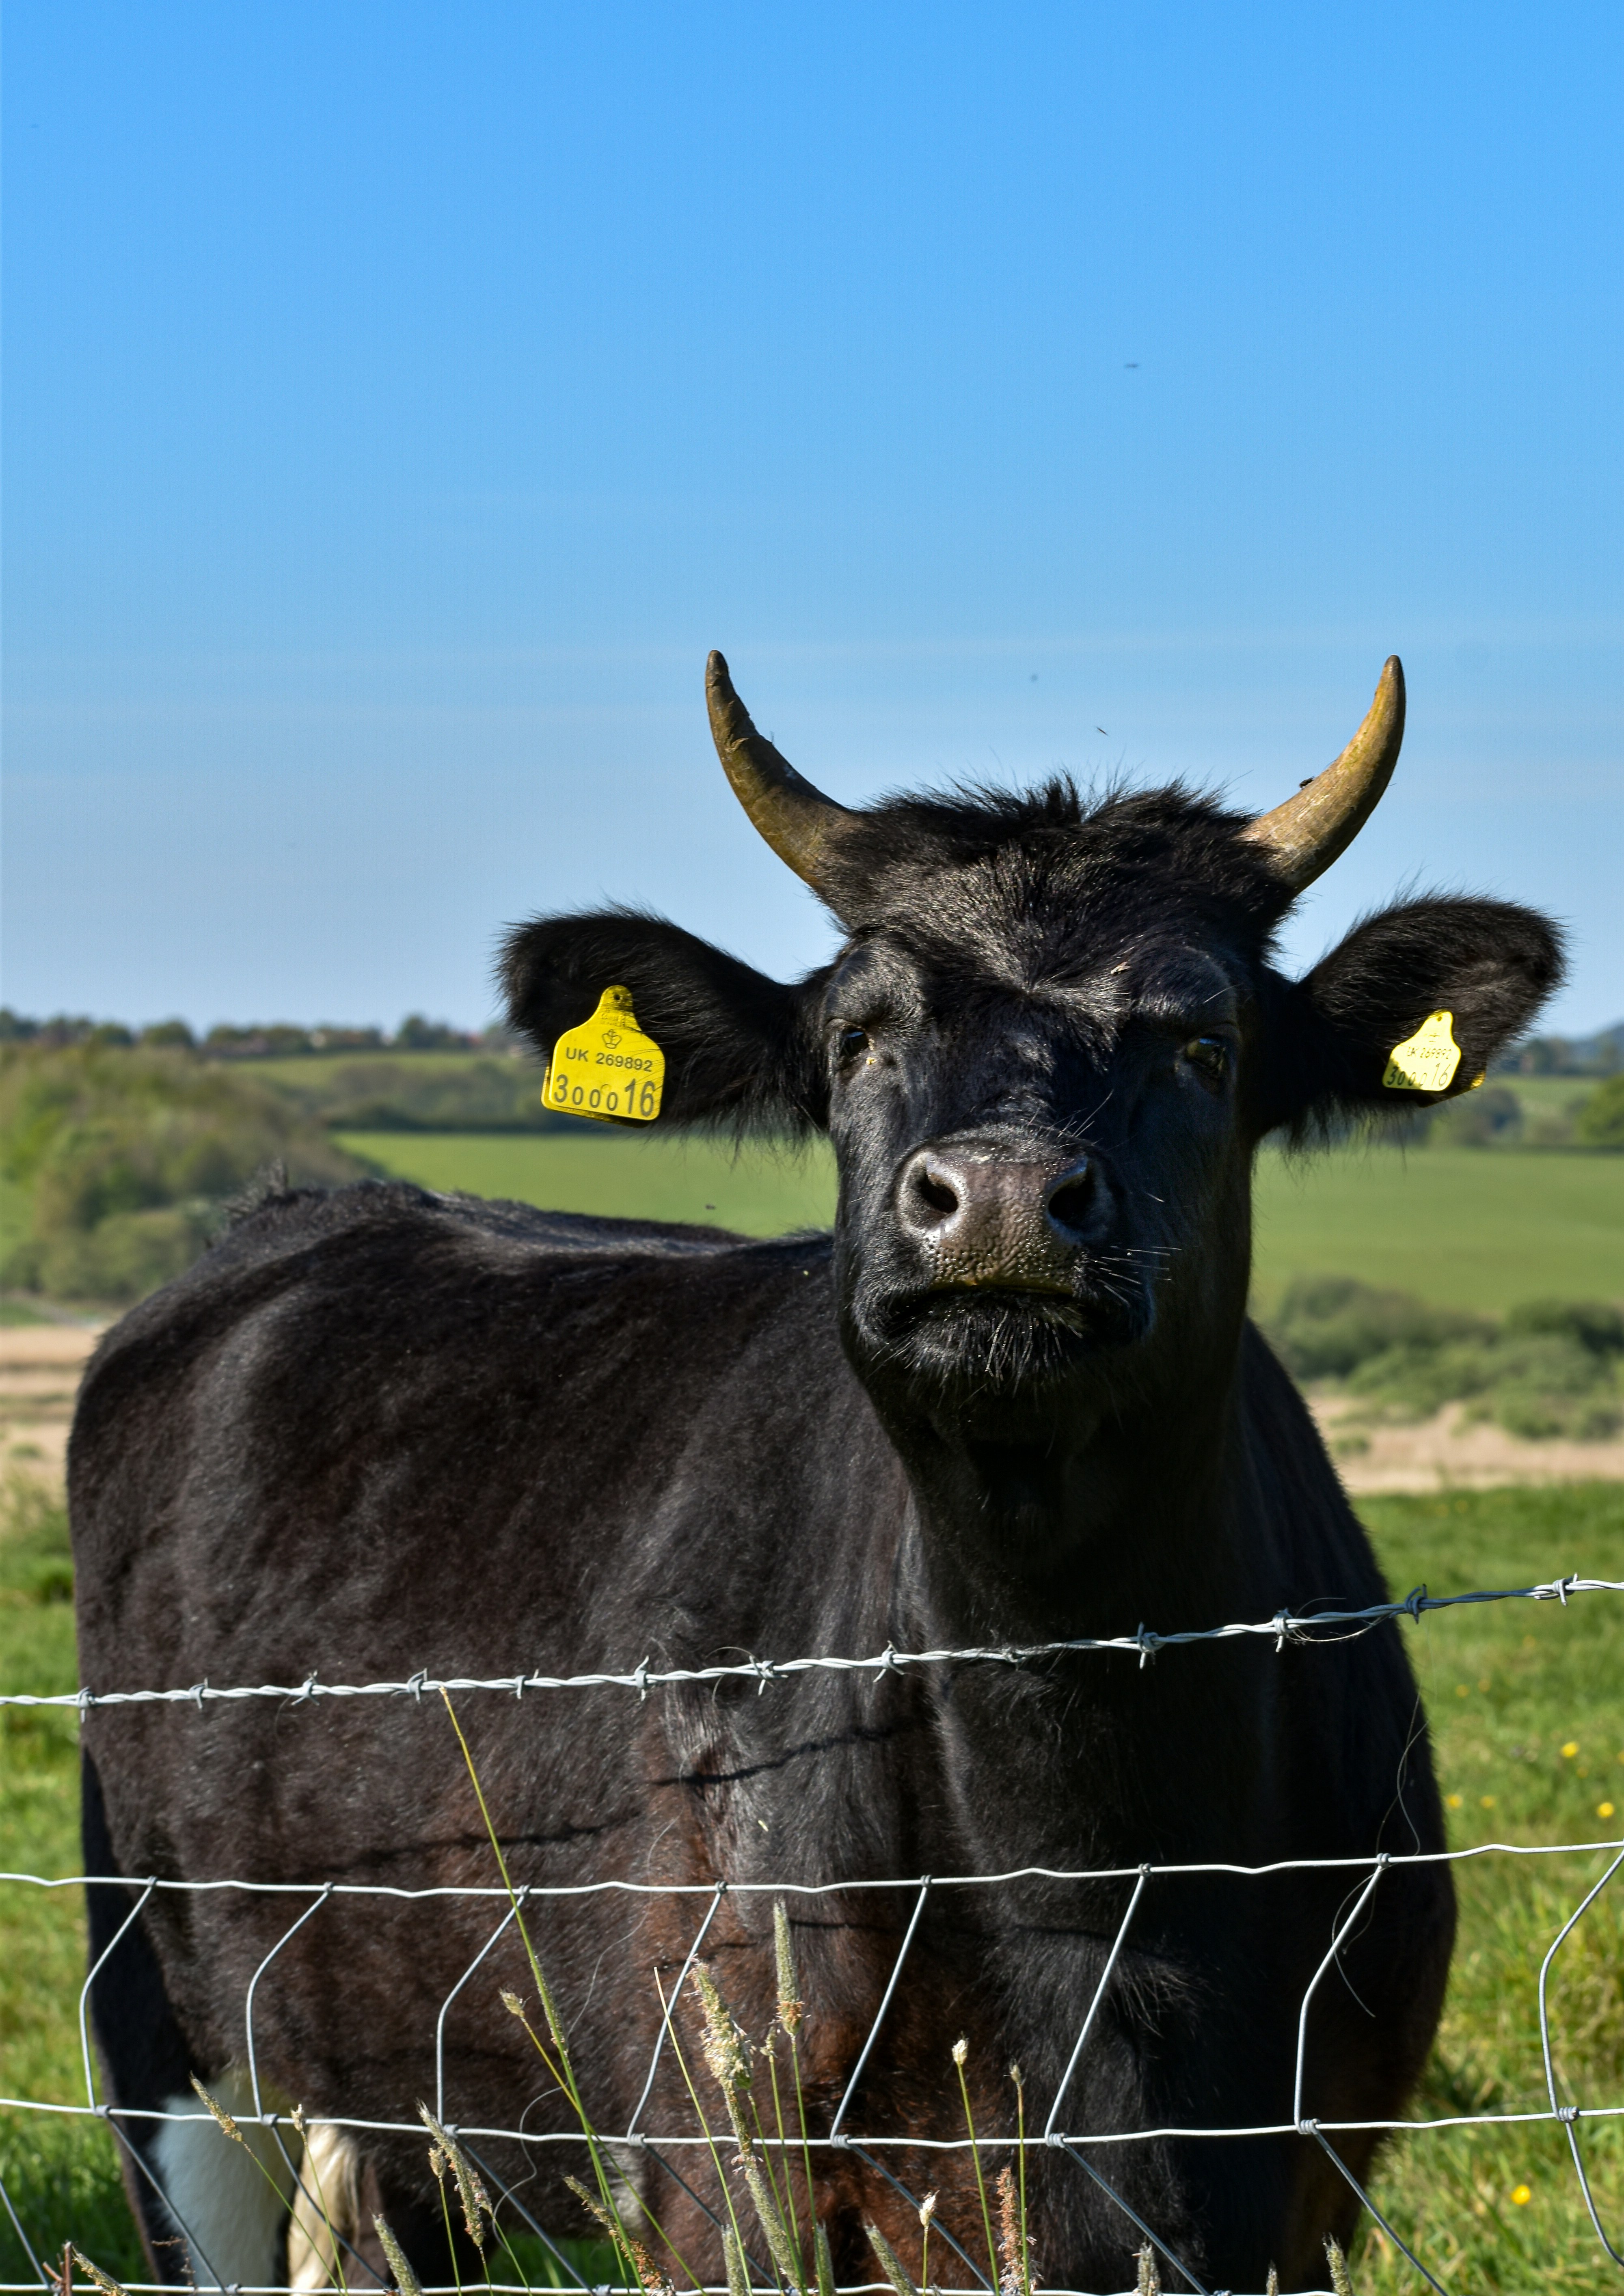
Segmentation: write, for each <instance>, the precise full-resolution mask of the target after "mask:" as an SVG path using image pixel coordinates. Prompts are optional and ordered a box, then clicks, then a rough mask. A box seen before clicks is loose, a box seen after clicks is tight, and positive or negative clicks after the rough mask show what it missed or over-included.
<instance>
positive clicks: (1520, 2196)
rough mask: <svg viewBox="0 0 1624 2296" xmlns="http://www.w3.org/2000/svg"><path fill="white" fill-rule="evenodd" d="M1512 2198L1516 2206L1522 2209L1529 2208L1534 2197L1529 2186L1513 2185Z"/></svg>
mask: <svg viewBox="0 0 1624 2296" xmlns="http://www.w3.org/2000/svg"><path fill="white" fill-rule="evenodd" d="M1511 2196H1512V2200H1513V2203H1514V2205H1515V2206H1516V2207H1518V2208H1520V2209H1525V2208H1527V2206H1528V2204H1529V2202H1530V2201H1531V2200H1532V2199H1533V2197H1534V2195H1533V2193H1532V2191H1531V2190H1530V2187H1529V2186H1528V2185H1513V2186H1512V2188H1511Z"/></svg>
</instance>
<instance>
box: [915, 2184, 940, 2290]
mask: <svg viewBox="0 0 1624 2296" xmlns="http://www.w3.org/2000/svg"><path fill="white" fill-rule="evenodd" d="M935 2214H936V2194H934V2193H927V2194H925V2196H924V2198H923V2201H921V2202H920V2203H919V2284H920V2286H921V2287H922V2288H928V2287H929V2286H930V2284H931V2219H932V2218H933V2217H934V2216H935Z"/></svg>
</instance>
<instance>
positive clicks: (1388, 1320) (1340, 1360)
mask: <svg viewBox="0 0 1624 2296" xmlns="http://www.w3.org/2000/svg"><path fill="white" fill-rule="evenodd" d="M1493 1329H1494V1326H1493V1325H1492V1324H1489V1323H1486V1322H1485V1321H1484V1320H1483V1319H1482V1318H1481V1317H1480V1316H1466V1315H1462V1314H1460V1313H1459V1312H1458V1311H1456V1310H1455V1309H1452V1308H1433V1307H1430V1306H1429V1305H1428V1304H1427V1302H1426V1301H1425V1300H1417V1299H1415V1297H1414V1296H1413V1294H1411V1293H1410V1292H1382V1291H1378V1290H1376V1288H1375V1287H1374V1285H1372V1284H1369V1283H1357V1281H1356V1280H1355V1279H1354V1277H1352V1276H1351V1275H1304V1276H1300V1277H1299V1278H1298V1279H1297V1281H1296V1282H1295V1283H1293V1284H1292V1286H1291V1287H1290V1289H1289V1290H1288V1291H1287V1292H1286V1294H1285V1297H1284V1300H1282V1301H1281V1303H1280V1308H1279V1310H1278V1312H1277V1314H1276V1315H1275V1316H1274V1317H1273V1318H1272V1320H1271V1321H1270V1324H1269V1327H1268V1333H1269V1337H1270V1339H1271V1340H1272V1341H1274V1344H1275V1350H1276V1352H1277V1353H1278V1355H1279V1356H1280V1358H1281V1360H1282V1361H1283V1362H1284V1365H1285V1366H1286V1369H1287V1370H1288V1371H1290V1372H1291V1373H1292V1374H1294V1376H1295V1377H1297V1378H1298V1379H1345V1378H1347V1376H1348V1375H1349V1373H1350V1372H1353V1371H1356V1370H1357V1368H1358V1366H1359V1365H1361V1364H1362V1363H1365V1362H1366V1361H1367V1360H1368V1359H1369V1358H1370V1357H1373V1356H1379V1355H1382V1354H1383V1353H1385V1352H1387V1351H1388V1350H1390V1349H1406V1348H1408V1349H1416V1350H1420V1351H1423V1352H1424V1351H1426V1350H1429V1349H1436V1348H1438V1347H1440V1346H1441V1345H1442V1344H1443V1343H1444V1341H1448V1340H1457V1339H1464V1338H1469V1337H1472V1336H1474V1335H1475V1336H1478V1337H1483V1336H1486V1335H1487V1334H1489V1333H1491V1332H1492V1331H1493Z"/></svg>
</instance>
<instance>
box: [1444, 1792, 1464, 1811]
mask: <svg viewBox="0 0 1624 2296" xmlns="http://www.w3.org/2000/svg"><path fill="white" fill-rule="evenodd" d="M1444 1800H1446V1801H1447V1802H1448V1805H1449V1807H1450V1808H1451V1809H1458V1808H1460V1806H1461V1804H1462V1802H1463V1801H1464V1800H1465V1796H1464V1794H1446V1795H1445V1796H1444Z"/></svg>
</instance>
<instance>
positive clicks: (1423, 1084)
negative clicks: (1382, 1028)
mask: <svg viewBox="0 0 1624 2296" xmlns="http://www.w3.org/2000/svg"><path fill="white" fill-rule="evenodd" d="M1454 1019H1455V1015H1454V1013H1428V1014H1427V1017H1426V1019H1425V1020H1424V1021H1423V1022H1422V1024H1421V1026H1420V1028H1419V1029H1416V1031H1415V1035H1414V1036H1413V1037H1406V1038H1405V1040H1404V1042H1403V1043H1402V1044H1401V1045H1395V1046H1393V1049H1392V1051H1391V1052H1390V1054H1388V1056H1387V1067H1386V1069H1385V1070H1384V1071H1383V1072H1382V1083H1383V1084H1384V1085H1385V1086H1386V1087H1387V1088H1388V1090H1389V1091H1390V1092H1448V1089H1449V1087H1450V1086H1451V1085H1452V1084H1453V1083H1454V1082H1455V1071H1456V1069H1457V1068H1459V1066H1460V1064H1461V1048H1460V1046H1458V1045H1457V1044H1456V1041H1455V1038H1454V1036H1453V1034H1452V1033H1451V1029H1450V1024H1451V1022H1452V1021H1454Z"/></svg>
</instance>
